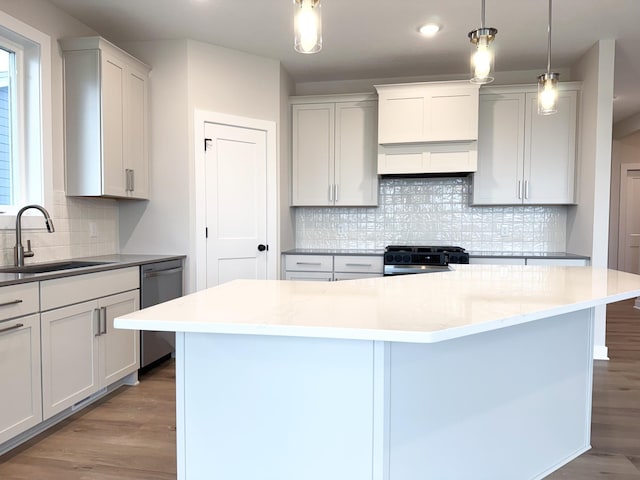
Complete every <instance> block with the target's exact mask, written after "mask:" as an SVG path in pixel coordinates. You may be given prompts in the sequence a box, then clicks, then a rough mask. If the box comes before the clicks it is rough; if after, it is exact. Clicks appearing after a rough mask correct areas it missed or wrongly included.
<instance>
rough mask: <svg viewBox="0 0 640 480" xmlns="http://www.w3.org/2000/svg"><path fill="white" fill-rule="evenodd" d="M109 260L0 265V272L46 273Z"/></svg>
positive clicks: (104, 263) (98, 263) (89, 265)
mask: <svg viewBox="0 0 640 480" xmlns="http://www.w3.org/2000/svg"><path fill="white" fill-rule="evenodd" d="M108 263H111V262H84V261H81V260H67V261H62V262H50V263H34V264H31V265H24V266H22V267H0V273H48V272H57V271H60V270H71V269H73V268H83V267H94V266H96V265H106V264H108Z"/></svg>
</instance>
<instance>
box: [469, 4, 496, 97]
mask: <svg viewBox="0 0 640 480" xmlns="http://www.w3.org/2000/svg"><path fill="white" fill-rule="evenodd" d="M496 33H498V30H497V29H495V28H491V27H485V26H484V0H482V15H481V23H480V28H478V29H476V30H473V31H471V32H469V35H468V36H469V40H470V41H471V43H473V44H474V45H475V49H474V51H473V53H472V54H471V83H479V84H484V83H491V82H493V77H492V76H491V71H492V70H493V48H492V47H491V42H493V39H494V38H495V36H496Z"/></svg>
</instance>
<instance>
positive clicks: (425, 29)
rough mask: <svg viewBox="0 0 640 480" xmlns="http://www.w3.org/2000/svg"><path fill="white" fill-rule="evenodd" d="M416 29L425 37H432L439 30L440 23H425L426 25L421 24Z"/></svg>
mask: <svg viewBox="0 0 640 480" xmlns="http://www.w3.org/2000/svg"><path fill="white" fill-rule="evenodd" d="M418 31H419V32H420V33H421V34H422V35H424V36H425V37H433V36H434V35H435V34H436V33H438V32H439V31H440V25H436V24H435V23H427V24H426V25H423V26H421V27H420V29H419V30H418Z"/></svg>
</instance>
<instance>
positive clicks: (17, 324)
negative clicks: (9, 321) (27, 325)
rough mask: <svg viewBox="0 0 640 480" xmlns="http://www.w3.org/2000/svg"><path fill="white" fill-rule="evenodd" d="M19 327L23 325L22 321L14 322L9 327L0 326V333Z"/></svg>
mask: <svg viewBox="0 0 640 480" xmlns="http://www.w3.org/2000/svg"><path fill="white" fill-rule="evenodd" d="M20 327H24V323H16V324H15V325H13V326H11V327H5V328H0V333H5V332H10V331H11V330H16V329H18V328H20Z"/></svg>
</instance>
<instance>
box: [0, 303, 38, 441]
mask: <svg viewBox="0 0 640 480" xmlns="http://www.w3.org/2000/svg"><path fill="white" fill-rule="evenodd" d="M0 392H2V408H0V444H2V443H4V442H5V441H7V440H9V439H11V438H12V437H14V436H16V435H18V434H19V433H22V432H24V431H26V430H28V429H29V428H31V427H33V426H35V425H37V424H38V423H40V422H41V421H42V396H41V370H40V315H37V314H36V315H29V316H26V317H19V318H16V319H13V320H4V321H0Z"/></svg>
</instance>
